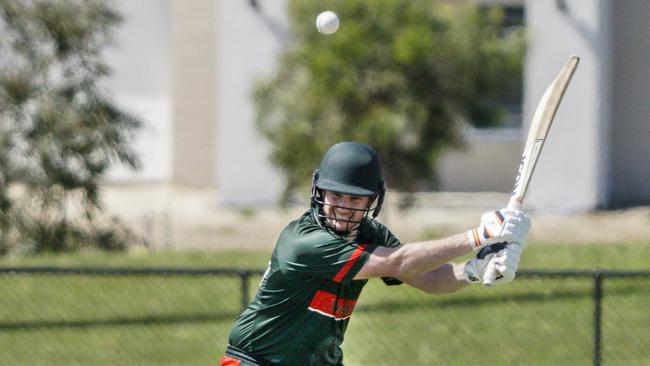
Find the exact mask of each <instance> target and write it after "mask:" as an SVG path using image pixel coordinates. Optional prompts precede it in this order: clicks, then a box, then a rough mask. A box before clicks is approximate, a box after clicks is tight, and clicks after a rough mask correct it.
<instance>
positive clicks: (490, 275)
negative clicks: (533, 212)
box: [483, 196, 522, 287]
mask: <svg viewBox="0 0 650 366" xmlns="http://www.w3.org/2000/svg"><path fill="white" fill-rule="evenodd" d="M521 206H522V205H521V201H520V200H519V199H517V197H514V196H513V197H510V201H508V210H521ZM497 272H498V271H497V268H496V265H495V264H494V262H492V261H490V263H488V265H487V268H486V269H485V275H483V286H485V287H490V286H492V284H493V283H494V280H495V279H496V278H497V275H498V273H497Z"/></svg>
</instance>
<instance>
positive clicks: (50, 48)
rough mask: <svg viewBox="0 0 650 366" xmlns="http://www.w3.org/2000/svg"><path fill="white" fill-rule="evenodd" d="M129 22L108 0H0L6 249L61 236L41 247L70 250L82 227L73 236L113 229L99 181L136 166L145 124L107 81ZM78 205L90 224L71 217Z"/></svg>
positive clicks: (0, 154) (0, 189)
mask: <svg viewBox="0 0 650 366" xmlns="http://www.w3.org/2000/svg"><path fill="white" fill-rule="evenodd" d="M120 21H121V17H120V15H119V14H118V13H117V12H115V11H114V10H113V9H112V8H111V6H110V5H109V3H108V2H106V1H102V0H90V1H83V0H64V1H54V0H32V1H11V0H0V30H1V32H2V39H1V40H0V54H1V55H2V57H1V58H0V120H2V125H1V126H0V254H4V253H6V252H8V251H10V250H11V248H12V247H13V246H15V245H17V244H20V245H22V244H24V243H25V242H26V241H30V240H31V239H37V241H36V245H37V246H38V245H41V244H43V243H41V242H40V241H38V238H39V237H41V238H47V239H48V241H50V242H52V241H53V242H56V244H52V245H48V246H45V247H44V248H37V251H40V249H52V250H55V249H59V248H70V247H71V243H72V241H70V242H67V241H69V240H72V238H74V237H75V236H79V235H68V234H73V233H80V232H87V231H88V230H91V231H89V232H88V233H89V235H90V236H89V237H88V236H84V238H85V239H91V242H93V243H99V242H100V241H101V240H100V241H97V240H98V239H99V238H101V237H104V236H103V234H101V231H102V230H108V229H105V228H103V229H101V228H97V230H99V231H97V232H93V231H92V230H93V228H94V227H95V222H94V218H93V216H94V215H96V214H97V209H98V189H99V188H98V183H99V180H100V178H101V177H102V176H103V175H104V173H105V172H106V170H107V169H108V168H109V167H110V166H111V164H113V163H115V162H121V163H125V164H127V165H129V166H131V167H134V168H135V167H136V166H137V160H136V156H135V154H134V152H133V151H132V150H131V149H130V147H129V146H128V143H129V139H130V137H131V135H132V133H133V131H134V130H135V129H136V128H138V127H139V125H140V122H139V121H138V120H137V118H135V117H133V116H130V115H128V114H127V113H125V112H124V111H122V110H120V108H119V107H118V106H117V105H115V104H114V103H113V102H112V101H111V100H110V99H109V98H108V97H107V95H105V93H104V92H103V91H102V90H101V88H100V87H99V82H100V81H101V79H102V78H104V77H106V76H107V75H108V74H109V68H108V66H107V65H106V64H105V63H104V62H103V60H102V50H103V49H104V47H105V46H106V45H108V44H110V42H111V40H112V37H111V34H112V31H113V29H114V28H115V27H116V26H117V25H118V24H119V23H120ZM16 186H19V187H23V188H24V189H26V191H25V192H23V194H19V195H12V194H11V193H10V189H11V188H15V187H16ZM71 203H80V204H81V205H82V206H83V212H84V214H85V220H82V221H83V222H72V221H71V220H69V218H68V215H67V212H66V206H67V205H69V204H71ZM78 225H80V226H78ZM77 226H78V227H77ZM65 233H68V234H65ZM92 238H95V239H97V240H95V239H92ZM43 245H44V244H43ZM100 245H101V244H100ZM109 247H115V246H113V245H109ZM117 247H119V245H118V246H117Z"/></svg>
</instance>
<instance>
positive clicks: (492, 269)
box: [483, 257, 497, 287]
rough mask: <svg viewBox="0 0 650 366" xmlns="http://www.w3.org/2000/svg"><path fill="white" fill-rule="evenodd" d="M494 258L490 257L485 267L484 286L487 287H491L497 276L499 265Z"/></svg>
mask: <svg viewBox="0 0 650 366" xmlns="http://www.w3.org/2000/svg"><path fill="white" fill-rule="evenodd" d="M493 259H494V257H492V258H491V259H490V261H489V262H488V265H487V268H485V274H484V275H483V286H485V287H491V286H492V283H494V280H496V278H497V267H496V264H494V260H493Z"/></svg>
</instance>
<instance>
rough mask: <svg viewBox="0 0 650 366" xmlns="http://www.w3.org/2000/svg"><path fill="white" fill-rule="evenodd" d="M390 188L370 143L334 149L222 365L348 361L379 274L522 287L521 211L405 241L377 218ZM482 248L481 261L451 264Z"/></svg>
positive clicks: (440, 289) (443, 284)
mask: <svg viewBox="0 0 650 366" xmlns="http://www.w3.org/2000/svg"><path fill="white" fill-rule="evenodd" d="M384 194H385V185H384V179H383V178H382V173H381V168H380V161H379V158H378V156H377V154H376V153H375V152H374V151H373V150H372V149H371V148H370V147H369V146H367V145H364V144H360V143H355V142H341V143H338V144H336V145H334V146H332V147H331V148H330V149H329V150H328V151H327V152H326V153H325V156H324V157H323V159H322V161H321V163H320V166H319V167H318V169H317V170H316V171H315V172H314V175H313V183H312V190H311V208H310V209H309V210H308V211H307V212H306V213H305V214H303V215H302V216H301V217H300V218H298V219H297V220H295V221H293V222H291V223H290V224H289V225H288V226H287V227H286V228H285V229H284V230H283V231H282V233H281V234H280V237H279V238H278V241H277V243H276V246H275V249H274V251H273V254H272V256H271V261H270V263H269V267H268V269H267V270H266V272H265V274H264V277H263V279H262V282H261V284H260V287H259V289H258V291H257V294H256V295H255V299H254V300H253V302H252V303H251V304H250V305H248V307H247V308H246V309H245V310H244V312H243V313H242V314H241V315H240V316H239V317H238V318H237V320H236V321H235V324H234V326H233V328H232V330H231V332H230V336H229V341H228V345H227V348H226V351H225V356H223V357H222V359H221V363H220V365H221V366H235V365H241V366H253V365H260V366H264V365H300V366H305V365H319V366H320V365H343V353H342V350H341V344H342V342H343V336H344V334H345V330H346V328H347V325H348V322H349V321H350V317H351V315H352V312H353V310H354V306H355V304H356V302H357V299H358V298H359V295H360V294H361V290H362V289H363V287H364V285H365V284H366V282H367V281H368V279H370V278H373V277H379V278H381V279H382V280H383V281H384V283H386V284H387V285H389V286H390V285H399V284H407V285H410V286H413V287H416V288H418V289H421V290H423V291H425V292H427V293H433V294H435V293H448V292H454V291H457V290H459V289H461V288H463V287H465V286H466V285H467V284H468V283H481V282H483V276H484V275H485V272H486V270H487V269H488V267H491V266H494V268H495V269H496V270H497V271H498V276H497V279H496V280H495V281H494V283H493V284H494V285H498V284H504V283H508V282H510V281H512V280H513V279H514V277H515V273H516V271H517V266H518V264H519V258H520V255H521V253H522V251H523V250H524V248H525V246H526V236H527V233H528V229H529V227H530V219H529V218H528V216H526V214H525V213H523V212H522V211H519V210H508V209H501V210H496V211H492V212H487V213H485V214H483V215H482V217H481V222H480V223H479V225H478V227H476V228H474V229H471V230H468V231H467V232H463V233H460V234H457V235H453V236H450V237H447V238H443V239H439V240H429V241H423V242H417V243H410V244H407V245H404V244H402V243H401V242H400V241H399V240H398V239H397V238H396V237H395V236H394V235H393V234H392V233H391V232H390V230H389V229H388V228H387V227H386V226H384V225H383V224H381V223H380V222H378V221H377V220H375V218H376V217H377V215H378V214H379V212H380V210H381V207H382V203H383V200H384ZM470 252H474V253H475V255H474V256H473V258H472V259H470V260H468V261H464V262H458V263H454V262H451V261H452V260H453V259H454V258H456V257H459V256H463V255H465V254H467V253H470Z"/></svg>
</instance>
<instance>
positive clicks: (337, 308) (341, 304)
mask: <svg viewBox="0 0 650 366" xmlns="http://www.w3.org/2000/svg"><path fill="white" fill-rule="evenodd" d="M356 303H357V300H356V299H337V298H336V295H335V294H333V293H330V292H327V291H323V290H318V291H316V295H314V298H313V299H312V300H311V303H310V304H309V310H311V311H315V312H317V313H320V314H323V315H325V316H329V317H331V318H334V319H336V320H342V319H347V318H349V317H350V315H352V310H354V305H355V304H356Z"/></svg>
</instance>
